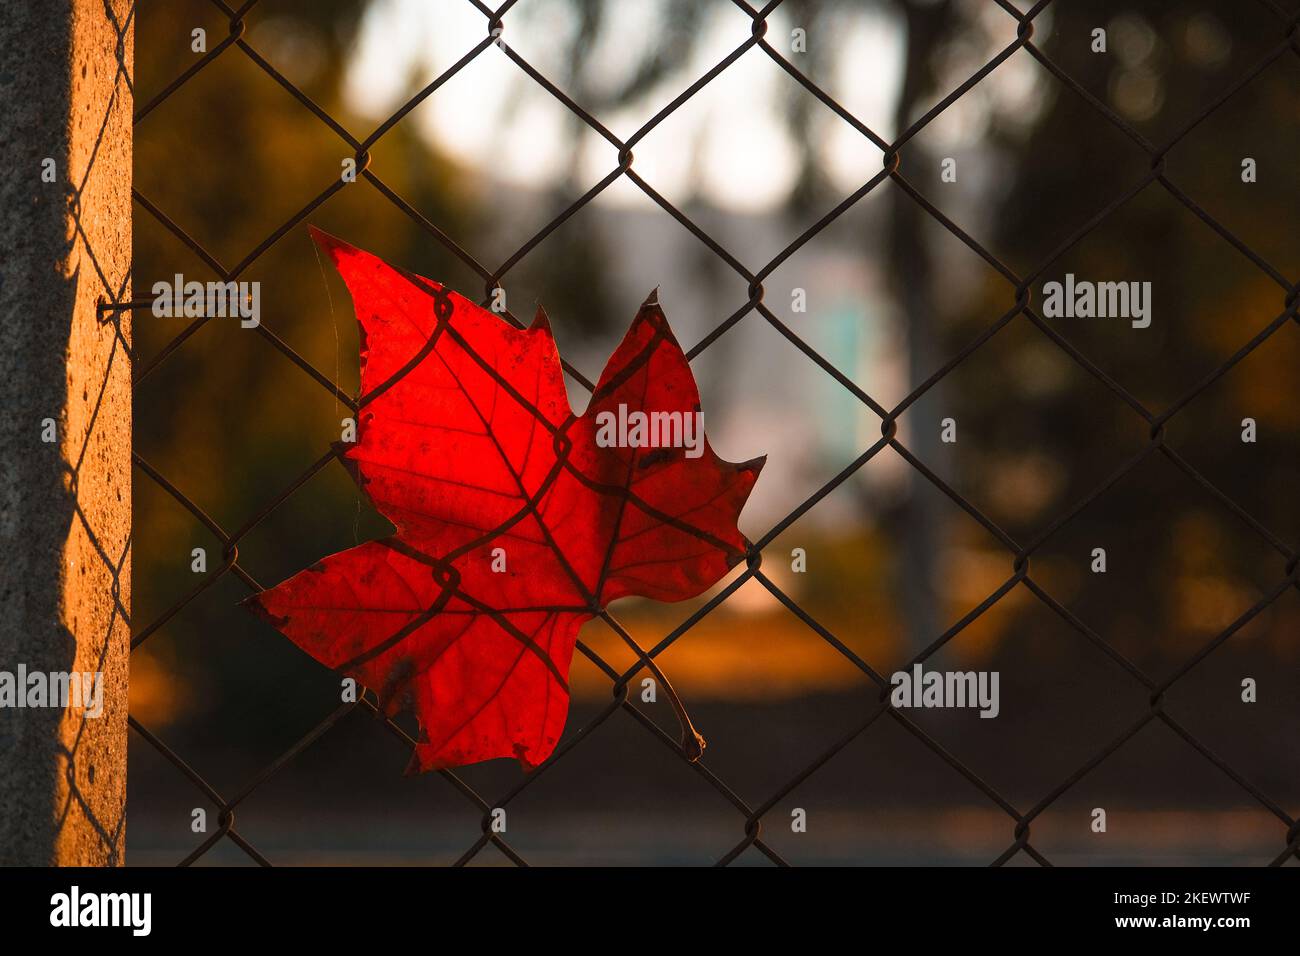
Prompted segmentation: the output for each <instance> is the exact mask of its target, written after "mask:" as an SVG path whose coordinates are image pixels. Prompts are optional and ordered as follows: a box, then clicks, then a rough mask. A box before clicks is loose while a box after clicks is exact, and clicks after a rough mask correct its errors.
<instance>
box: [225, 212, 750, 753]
mask: <svg viewBox="0 0 1300 956" xmlns="http://www.w3.org/2000/svg"><path fill="white" fill-rule="evenodd" d="M312 235H313V237H314V238H315V240H316V242H317V243H318V244H319V245H320V246H321V247H322V248H323V249H325V251H326V252H328V253H329V255H330V257H331V258H332V259H333V261H334V264H335V265H336V266H337V268H338V270H339V272H340V274H341V275H342V276H343V279H344V281H345V282H346V283H347V286H348V289H349V291H350V292H351V294H352V301H353V305H354V307H355V309H356V314H357V319H358V321H359V322H360V325H361V397H360V402H359V404H360V411H359V413H358V416H357V417H358V422H357V437H356V441H355V443H353V444H348V445H345V446H341V456H342V459H343V460H344V462H345V463H346V464H348V465H349V467H350V468H351V470H352V472H353V475H354V477H355V478H356V479H357V481H358V483H359V484H360V486H361V487H362V488H363V489H364V490H365V491H366V492H367V493H368V494H369V496H370V498H371V500H372V501H373V502H374V504H375V507H376V508H378V510H379V511H380V512H381V513H382V514H383V515H384V516H385V517H386V518H388V519H389V520H390V521H391V522H392V523H393V524H394V525H395V526H396V528H397V533H396V534H395V535H393V536H392V537H389V538H384V539H382V540H379V541H371V542H369V543H367V544H363V545H361V546H360V547H356V548H352V549H351V550H348V551H343V552H341V553H339V554H335V555H333V556H331V557H328V558H326V559H324V560H323V561H321V562H319V563H318V564H316V565H314V566H312V567H310V568H308V569H307V570H305V571H301V572H299V573H298V574H296V575H294V576H293V577H291V578H289V579H288V580H287V581H284V582H283V583H281V584H279V585H278V586H276V587H274V588H271V589H269V590H267V591H263V592H262V593H261V594H258V595H256V596H255V597H253V598H251V599H250V600H249V602H248V603H249V605H250V606H251V607H252V608H253V609H254V610H255V611H257V612H258V613H260V614H261V615H262V616H263V617H264V618H266V619H267V620H269V621H270V622H271V623H272V624H273V625H274V626H275V627H277V628H278V629H279V630H280V631H282V632H283V633H284V634H285V636H287V637H288V638H289V639H290V640H292V641H293V642H294V643H295V644H297V645H298V646H299V647H301V648H302V649H303V650H305V651H306V652H307V653H308V654H310V655H311V656H312V657H314V658H315V659H316V660H318V661H320V662H321V663H323V664H325V665H327V666H329V667H332V668H335V669H336V670H338V671H339V672H341V673H343V674H346V675H348V676H351V677H354V678H356V680H357V681H358V682H359V683H361V684H363V685H365V686H366V687H369V688H371V689H373V690H374V691H375V692H376V693H377V694H378V696H379V700H380V704H381V706H382V708H383V709H384V712H385V713H387V714H389V715H390V716H391V715H392V714H395V713H396V712H397V711H399V710H400V709H402V708H409V709H412V710H414V712H415V714H416V715H417V717H418V719H419V722H420V727H421V732H420V737H419V740H418V743H417V746H416V749H415V754H414V756H413V758H412V762H411V766H410V767H409V768H408V772H413V771H415V770H417V769H418V770H421V771H423V770H433V769H438V768H444V767H456V766H461V765H464V764H468V763H474V762H476V761H480V760H487V759H490V758H493V757H510V756H512V757H515V758H517V759H518V760H519V762H520V763H521V764H522V765H523V767H524V769H525V770H530V769H532V768H534V767H536V766H537V765H538V764H540V763H542V762H543V761H544V760H545V759H546V758H547V757H548V756H550V754H551V752H552V750H554V748H555V744H556V742H557V741H558V740H559V737H560V734H561V732H562V731H563V729H564V723H565V718H566V715H567V713H568V707H569V689H568V672H569V663H570V660H571V658H572V656H573V649H574V643H575V642H576V640H577V636H578V629H579V627H581V625H582V624H583V623H584V622H585V621H587V620H589V619H590V618H592V617H593V616H595V615H596V614H598V613H600V611H601V610H603V609H604V608H605V607H606V605H608V604H609V602H611V601H613V600H615V599H617V598H620V597H626V596H629V595H639V596H642V597H649V598H654V599H656V600H660V601H680V600H683V599H685V598H689V597H693V596H695V595H697V594H699V593H701V592H702V591H704V590H705V589H706V588H708V587H710V586H711V585H713V584H714V583H716V582H717V581H718V580H719V579H720V578H722V577H723V576H724V575H725V574H726V573H727V571H728V570H729V569H730V568H732V567H733V566H735V564H736V563H738V562H739V561H741V560H743V559H744V557H745V549H746V547H747V546H748V542H747V541H746V539H745V538H744V536H743V535H741V533H740V532H739V530H738V529H737V527H736V520H737V518H738V516H739V514H740V510H741V508H742V507H743V506H744V503H745V499H746V498H747V497H748V496H749V491H750V489H751V488H752V487H753V485H754V481H755V479H756V478H757V477H758V472H759V469H760V468H761V467H762V464H763V462H762V459H756V460H754V461H749V462H745V463H743V464H732V463H731V462H726V461H723V460H722V459H720V458H718V457H717V455H715V454H714V453H713V451H712V449H710V448H709V447H708V444H707V442H706V441H705V439H704V436H703V429H702V427H700V428H699V430H698V442H696V443H695V444H694V445H693V446H692V445H689V444H686V443H687V440H688V439H689V438H690V437H691V433H690V432H687V431H685V430H684V429H688V428H690V427H691V425H698V423H699V422H700V417H699V415H698V412H699V392H698V390H697V389H696V385H695V379H694V377H693V376H692V374H691V369H690V365H689V364H688V363H687V361H686V357H685V355H683V353H682V350H681V347H680V346H679V345H678V344H677V342H676V340H675V339H674V338H673V335H672V332H671V331H670V330H669V328H668V322H667V320H666V319H665V318H664V315H663V312H662V311H661V310H660V308H659V304H658V301H657V298H656V296H655V295H653V294H652V295H651V297H650V299H649V300H647V301H646V303H645V305H643V306H642V307H641V310H640V312H639V313H638V314H637V317H636V319H635V320H634V321H633V323H632V327H631V328H630V329H629V330H628V333H627V335H626V337H625V338H624V339H623V342H622V344H621V345H620V346H619V347H618V349H617V351H615V353H614V355H613V356H612V357H611V358H610V360H609V363H608V365H606V367H605V371H604V373H603V374H602V375H601V378H600V382H599V384H598V385H597V387H596V390H595V392H594V393H593V395H592V399H591V402H590V405H589V406H588V408H587V410H586V412H585V413H584V414H583V415H581V416H575V415H574V414H573V412H572V411H571V410H570V408H569V402H568V398H567V396H566V394H565V389H564V383H563V379H562V371H561V367H560V358H559V353H558V351H557V349H556V345H555V339H554V337H553V336H552V334H551V329H550V326H549V325H548V323H547V321H546V316H545V314H544V313H543V312H542V311H541V309H538V312H537V318H536V319H535V320H534V321H533V324H532V326H531V327H530V328H528V329H516V328H514V327H513V326H512V325H510V324H508V323H507V322H505V321H504V320H503V319H502V318H501V317H499V316H497V315H494V314H492V313H491V312H487V311H485V310H484V309H481V308H479V307H478V306H477V305H475V304H474V303H472V302H470V301H469V300H467V299H465V298H464V297H462V296H460V295H458V294H457V293H455V292H452V291H451V290H449V289H446V288H444V287H443V286H440V285H438V284H437V283H435V282H432V281H430V280H428V279H424V278H422V277H420V276H416V275H413V274H410V273H407V272H404V271H402V270H399V269H395V268H393V267H392V266H389V265H388V264H386V263H384V262H383V261H381V260H380V259H378V258H376V257H375V256H373V255H370V254H369V253H366V252H363V251H361V250H359V249H356V248H354V247H352V246H350V245H347V244H346V243H344V242H341V241H340V240H338V239H335V238H333V237H332V236H329V235H327V234H325V233H323V232H321V231H319V230H315V229H313V230H312ZM620 406H621V407H620ZM636 412H644V413H647V415H648V420H649V422H651V423H652V425H655V426H657V430H655V428H651V429H650V430H649V431H646V430H643V431H642V432H641V433H637V432H636V431H635V421H636V419H637V418H638V416H637V415H635V414H633V413H636ZM652 413H657V414H652ZM663 413H669V414H667V415H665V414H663ZM672 428H677V429H678V431H675V432H674V431H671V429H672ZM655 435H658V436H659V437H660V438H661V439H664V438H667V439H669V440H671V439H673V438H674V437H676V438H677V439H679V440H680V441H681V442H682V443H683V444H682V446H681V447H674V446H671V445H667V443H666V442H665V441H662V440H661V441H660V442H659V443H658V445H657V446H656V445H654V444H653V443H652V442H653V438H654V436H655ZM611 438H613V439H615V443H614V444H613V445H610V439H611ZM620 438H622V439H625V440H626V441H627V444H624V445H619V444H618V443H617V440H618V439H620ZM633 441H635V442H638V445H637V447H629V445H630V444H631V443H632V442H633Z"/></svg>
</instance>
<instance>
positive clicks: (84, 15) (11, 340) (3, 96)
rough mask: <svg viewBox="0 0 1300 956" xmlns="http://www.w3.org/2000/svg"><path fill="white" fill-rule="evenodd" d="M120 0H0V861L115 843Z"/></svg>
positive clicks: (120, 518) (127, 128)
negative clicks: (0, 5) (32, 0)
mask: <svg viewBox="0 0 1300 956" xmlns="http://www.w3.org/2000/svg"><path fill="white" fill-rule="evenodd" d="M132 7H133V3H132V2H131V0H41V2H40V3H9V4H4V6H3V9H0V156H2V157H3V158H4V159H3V163H4V171H3V174H2V175H0V396H2V398H3V400H2V401H0V449H3V451H2V452H0V865H10V866H12V865H37V866H40V865H96V866H101V865H119V864H121V863H122V862H123V848H124V845H125V811H126V735H127V724H126V708H127V659H128V654H129V651H130V624H129V611H128V609H129V607H130V574H131V563H130V545H131V541H130V539H131V374H130V359H129V356H128V354H127V347H128V344H129V342H130V327H131V321H130V313H129V312H125V311H123V312H117V311H114V310H113V309H112V308H106V307H111V306H112V305H113V304H114V303H119V302H126V301H128V300H129V299H130V264H131V113H132V93H131V66H132ZM94 675H101V676H100V677H95V676H94ZM96 687H98V688H99V689H98V691H96ZM97 696H98V697H99V703H98V705H97V703H96V698H97ZM97 709H100V710H101V712H100V713H99V714H98V715H96V713H95V712H96V710H97Z"/></svg>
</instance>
